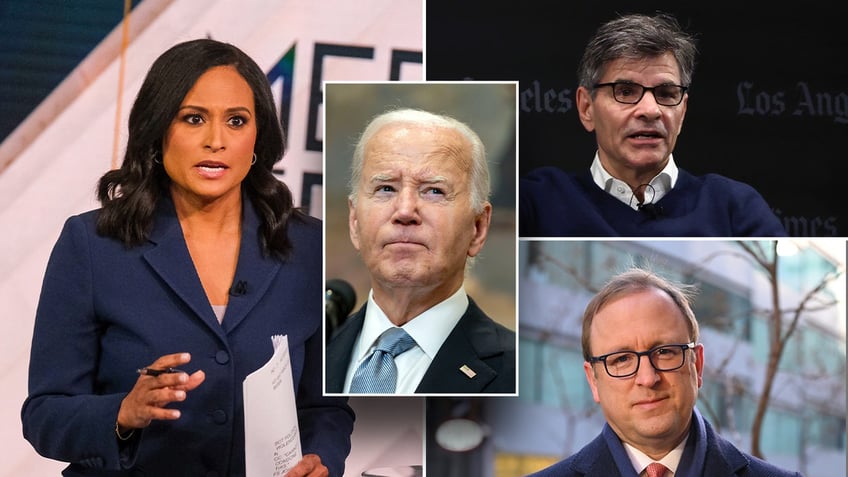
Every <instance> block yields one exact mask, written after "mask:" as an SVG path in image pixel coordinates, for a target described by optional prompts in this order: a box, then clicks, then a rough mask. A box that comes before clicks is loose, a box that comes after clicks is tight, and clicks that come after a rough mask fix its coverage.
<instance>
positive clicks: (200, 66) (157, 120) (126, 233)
mask: <svg viewBox="0 0 848 477" xmlns="http://www.w3.org/2000/svg"><path fill="white" fill-rule="evenodd" d="M216 66H232V67H234V68H235V69H236V70H237V71H238V72H239V74H241V76H242V77H243V78H244V79H245V80H246V81H247V83H248V85H250V89H251V90H253V100H254V103H255V104H254V106H255V109H256V126H257V134H256V144H255V146H254V152H255V153H256V163H255V164H254V165H253V166H252V167H251V168H250V171H249V172H248V174H247V177H246V178H245V179H244V182H243V183H242V192H243V193H244V194H246V196H247V197H248V198H249V200H250V201H251V203H252V204H253V205H254V207H255V208H256V209H257V211H258V213H259V216H260V217H261V219H262V225H261V227H260V237H261V242H262V243H261V246H262V248H263V250H264V252H265V254H266V255H275V256H278V257H280V258H283V259H284V258H286V257H287V256H288V254H289V253H290V251H291V242H290V241H289V239H288V233H287V224H288V222H289V220H290V219H297V220H300V219H303V213H302V212H300V211H298V210H297V209H295V208H294V206H293V202H292V194H291V191H289V189H288V187H286V185H285V184H283V183H282V182H280V181H279V180H278V179H277V178H276V177H275V176H274V174H273V172H272V168H273V166H274V164H275V163H277V161H279V160H280V159H281V158H282V157H283V152H284V150H285V144H284V138H283V131H282V126H281V125H280V120H279V119H278V117H277V111H276V104H275V103H274V98H273V96H272V94H271V87H270V85H269V84H268V79H267V77H266V76H265V73H264V72H263V71H262V69H261V68H259V66H258V65H257V64H256V62H255V61H253V59H252V58H250V57H249V56H247V55H246V54H245V53H244V52H243V51H241V50H240V49H238V48H236V47H235V46H233V45H231V44H228V43H222V42H219V41H215V40H209V39H198V40H191V41H186V42H184V43H179V44H177V45H175V46H173V47H172V48H170V49H169V50H168V51H166V52H165V53H163V54H162V55H161V56H160V57H159V58H157V59H156V61H155V62H154V63H153V65H152V66H151V67H150V71H148V73H147V76H146V77H145V79H144V83H143V84H142V85H141V89H140V90H139V92H138V96H137V97H136V99H135V103H134V104H133V107H132V110H131V111H130V118H129V139H128V141H127V150H126V154H125V155H124V160H123V163H122V164H121V167H120V169H115V170H111V171H109V172H107V173H106V174H104V175H103V177H101V178H100V181H99V182H98V184H97V199H98V200H99V201H100V203H101V205H102V209H101V212H100V214H99V216H98V218H97V231H98V233H100V234H101V235H105V236H109V237H113V238H115V239H117V240H120V241H121V242H123V243H124V244H125V245H126V246H128V247H132V246H137V245H140V244H142V243H144V242H145V241H146V240H147V238H148V235H149V234H150V231H151V230H152V227H153V220H154V214H155V211H156V206H157V204H158V203H159V201H160V200H162V199H168V198H169V197H170V196H169V185H170V183H171V180H170V178H169V177H168V175H167V174H166V173H165V169H164V167H163V166H162V164H161V158H162V140H163V138H164V137H165V134H166V132H167V130H168V127H169V126H170V124H171V122H172V120H173V119H174V117H175V116H176V114H177V112H178V110H179V108H180V104H181V103H182V101H183V98H185V96H186V94H187V93H188V91H189V90H190V89H191V88H192V87H193V86H194V83H195V82H196V81H197V79H198V78H199V77H200V76H201V75H202V74H203V73H205V72H206V71H207V70H208V69H209V68H213V67H216Z"/></svg>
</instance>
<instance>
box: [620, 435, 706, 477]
mask: <svg viewBox="0 0 848 477" xmlns="http://www.w3.org/2000/svg"><path fill="white" fill-rule="evenodd" d="M687 439H689V433H688V432H687V433H686V435H685V436H683V440H681V441H680V443H679V444H677V447H675V448H674V449H672V450H671V451H670V452H669V453H668V454H666V455H665V456H664V457H663V458H662V459H660V460H654V459H651V458H650V457H648V456H647V455H645V453H644V452H642V451H640V450H639V449H637V448H635V447H633V446H631V445H630V444H628V443H626V442H622V444H624V450H625V451H627V457H629V458H630V463H632V464H633V468H634V469H636V471H637V473H638V474H639V475H644V474H643V472H645V468H646V467H648V465H650V464H652V463H654V462H659V463H660V464H662V465H664V466H666V468H667V469H668V472H666V473H665V475H666V477H672V476H674V475H676V472H677V466H678V465H680V458H681V457H683V448H684V447H685V446H686V440H687Z"/></svg>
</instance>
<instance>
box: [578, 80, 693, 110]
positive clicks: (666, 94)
mask: <svg viewBox="0 0 848 477" xmlns="http://www.w3.org/2000/svg"><path fill="white" fill-rule="evenodd" d="M604 86H610V87H612V97H613V98H615V100H616V101H618V102H619V103H624V104H636V103H638V102H639V101H642V97H643V96H645V91H650V92H651V93H652V94H653V95H654V100H655V101H656V102H657V104H659V105H662V106H677V105H678V104H680V103H681V102H682V101H683V93H685V92H686V90H687V89H689V88H687V87H686V86H681V85H679V84H661V85H659V86H654V87H648V86H642V85H641V84H639V83H630V82H624V81H616V82H613V83H598V84H596V85H595V86H594V88H595V89H598V88H601V87H604Z"/></svg>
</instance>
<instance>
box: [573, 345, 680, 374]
mask: <svg viewBox="0 0 848 477" xmlns="http://www.w3.org/2000/svg"><path fill="white" fill-rule="evenodd" d="M687 349H695V343H694V342H693V343H686V344H670V345H662V346H657V347H655V348H652V349H649V350H648V351H616V352H615V353H607V354H605V355H601V356H592V357H591V358H590V359H589V362H591V363H597V362H598V361H601V362H603V363H604V369H606V371H607V374H609V375H610V376H612V377H613V378H626V377H629V376H633V375H634V374H636V373H638V372H639V364H640V363H641V362H642V356H647V357H648V361H649V362H650V363H651V366H653V367H654V369H656V370H657V371H674V370H675V369H680V368H681V367H683V363H685V362H686V350H687Z"/></svg>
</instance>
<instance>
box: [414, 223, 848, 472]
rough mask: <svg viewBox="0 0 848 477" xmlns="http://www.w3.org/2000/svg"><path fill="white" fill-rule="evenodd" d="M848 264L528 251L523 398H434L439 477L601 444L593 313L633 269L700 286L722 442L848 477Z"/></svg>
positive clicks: (810, 248) (626, 251)
mask: <svg viewBox="0 0 848 477" xmlns="http://www.w3.org/2000/svg"><path fill="white" fill-rule="evenodd" d="M845 254H846V243H845V240H844V239H815V240H803V239H799V240H781V241H746V242H738V241H721V240H710V241H699V240H679V239H678V240H661V241H579V240H563V241H524V240H522V241H520V242H519V283H520V284H519V296H520V297H521V300H520V304H519V316H520V317H521V318H520V325H519V333H520V350H519V352H520V358H519V359H520V368H519V369H520V386H519V397H517V398H486V399H467V398H455V399H450V400H448V399H440V400H435V399H427V437H426V441H427V451H426V452H427V459H426V462H427V470H428V475H434V476H436V475H438V476H440V477H454V476H455V477H460V476H468V475H474V476H477V475H481V476H482V475H485V476H495V477H518V476H524V475H527V474H528V473H531V472H534V471H536V470H539V469H541V468H544V467H547V466H548V465H551V464H553V463H554V462H557V461H559V460H561V459H563V458H565V457H568V456H569V455H571V454H573V453H574V452H576V451H578V450H579V449H580V448H582V447H583V446H584V445H585V444H587V443H588V442H589V441H591V440H592V439H593V438H594V437H595V436H597V435H598V433H599V432H600V430H601V428H602V427H603V424H604V422H605V421H604V417H603V415H602V413H601V411H600V408H599V406H598V405H597V404H596V403H595V402H594V400H593V399H592V394H591V391H590V389H589V386H588V384H587V383H586V378H585V375H584V372H583V367H582V364H583V356H582V350H581V345H580V338H581V319H582V313H583V310H584V308H585V306H586V304H587V303H588V301H589V299H590V298H591V297H592V295H593V294H594V293H595V292H596V291H597V290H598V289H599V288H600V287H601V286H602V285H603V283H604V282H605V281H606V280H608V279H609V277H611V276H612V275H614V274H616V273H618V272H622V271H624V270H626V269H628V268H630V267H631V266H642V267H646V268H649V269H652V270H653V271H655V272H656V273H659V274H661V275H663V276H664V277H666V278H668V279H670V280H673V281H675V282H678V283H686V284H692V285H695V286H696V287H697V290H698V295H697V296H696V298H695V299H694V303H693V310H694V312H695V315H696V316H697V317H698V321H699V324H700V328H701V342H702V343H703V344H704V359H705V362H706V364H705V366H704V384H703V387H702V388H701V390H700V393H699V398H698V403H697V407H698V409H699V410H700V412H701V414H702V415H703V416H704V417H705V419H707V420H709V421H710V422H711V423H712V424H713V426H714V427H715V428H716V430H717V432H719V433H720V434H721V435H722V436H723V437H725V438H727V439H729V440H731V441H732V442H733V443H734V444H735V445H737V446H738V447H740V448H741V449H743V450H745V451H746V452H749V453H751V452H752V449H754V448H757V449H759V451H760V454H761V457H762V458H764V459H766V460H768V461H770V462H773V463H775V464H777V465H779V466H783V467H785V468H787V469H793V470H797V471H800V472H802V473H803V474H804V475H805V476H806V477H831V476H838V475H845V470H846V469H845V466H846V461H845V459H846V454H845V431H846V427H845V423H846V354H845V328H846V320H845V316H846V315H845V306H846V302H845V294H846V282H845ZM773 303H778V304H779V307H778V309H777V310H775V306H774V305H773ZM778 347H782V352H781V355H780V362H779V366H778V368H777V372H776V373H769V371H768V369H767V361H768V357H769V354H770V353H772V352H776V350H777V348H778ZM769 382H770V383H772V386H770V387H771V392H770V393H769V394H768V395H766V394H764V389H766V388H768V387H769V386H766V383H769ZM758 409H762V410H764V412H765V414H764V419H763V420H762V421H761V422H758V420H757V419H756V417H755V416H756V414H757V411H758Z"/></svg>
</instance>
